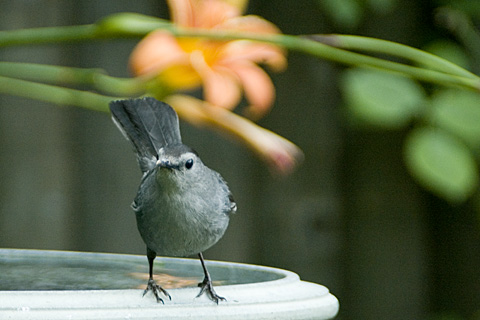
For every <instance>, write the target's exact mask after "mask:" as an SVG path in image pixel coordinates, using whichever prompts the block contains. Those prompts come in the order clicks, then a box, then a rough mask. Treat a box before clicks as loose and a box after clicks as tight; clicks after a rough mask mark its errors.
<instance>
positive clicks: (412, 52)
mask: <svg viewBox="0 0 480 320" xmlns="http://www.w3.org/2000/svg"><path fill="white" fill-rule="evenodd" d="M310 38H311V39H313V40H316V41H319V42H321V43H325V44H327V45H330V46H334V47H337V48H342V49H347V50H361V51H366V52H375V53H383V54H388V55H391V56H395V57H400V58H404V59H408V60H410V61H412V62H414V63H416V64H417V65H423V66H427V67H429V68H431V69H433V70H436V71H440V72H445V73H449V74H452V75H456V76H460V77H467V78H472V79H475V78H477V76H476V75H475V74H473V73H471V72H469V71H467V70H465V69H463V68H461V67H459V66H458V65H456V64H454V63H452V62H450V61H448V60H445V59H443V58H440V57H438V56H436V55H434V54H431V53H428V52H426V51H423V50H420V49H416V48H412V47H409V46H407V45H404V44H400V43H396V42H392V41H387V40H382V39H375V38H369V37H362V36H352V35H341V34H332V35H314V36H311V37H310Z"/></svg>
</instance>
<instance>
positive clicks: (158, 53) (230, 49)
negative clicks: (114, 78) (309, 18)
mask: <svg viewBox="0 0 480 320" xmlns="http://www.w3.org/2000/svg"><path fill="white" fill-rule="evenodd" d="M168 4H169V7H170V11H171V17H172V20H173V23H175V24H176V25H178V26H180V27H185V28H202V29H216V30H230V31H239V32H258V33H271V34H275V33H279V32H280V31H279V30H278V28H277V27H276V26H275V25H273V24H272V23H270V22H268V21H266V20H265V19H262V18H260V17H258V16H252V15H248V16H241V11H240V9H239V8H237V7H236V6H234V5H232V4H230V3H228V2H226V1H221V0H170V1H168ZM258 63H262V64H265V65H267V66H268V67H271V68H272V69H273V70H282V69H283V68H284V67H285V66H286V58H285V56H284V53H283V51H282V50H281V49H280V48H278V47H276V46H273V45H268V44H262V43H257V42H252V41H246V40H234V41H216V40H209V39H203V38H175V37H174V36H172V35H171V34H170V33H168V32H166V31H162V30H158V31H154V32H152V33H150V34H149V35H147V36H146V37H145V38H144V39H143V40H142V41H141V42H140V43H139V44H138V46H137V47H136V48H135V50H134V51H133V52H132V55H131V57H130V66H131V69H132V70H133V72H134V73H135V75H139V76H140V75H142V76H147V77H148V76H152V77H158V78H159V80H160V81H161V82H162V83H163V85H165V86H167V87H168V88H170V89H172V90H188V89H193V88H197V87H199V86H201V85H202V84H203V92H204V98H205V100H206V101H207V102H209V103H211V104H213V105H216V106H220V107H224V108H228V109H233V108H234V107H235V106H236V105H237V104H238V103H239V101H240V99H241V97H242V92H243V93H244V94H245V96H246V98H247V100H248V101H249V102H250V104H251V107H250V109H249V110H248V111H249V112H250V115H251V116H253V117H260V116H262V115H264V114H265V113H266V112H267V111H268V110H269V108H270V107H271V105H272V103H273V101H274V99H275V88H274V86H273V83H272V81H271V79H270V77H269V76H268V75H267V73H266V72H265V71H264V70H263V69H262V68H260V67H259V66H258V65H257V64H258Z"/></svg>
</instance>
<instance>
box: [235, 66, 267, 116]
mask: <svg viewBox="0 0 480 320" xmlns="http://www.w3.org/2000/svg"><path fill="white" fill-rule="evenodd" d="M230 69H231V70H233V71H234V72H235V74H236V75H237V76H238V77H239V79H240V82H241V85H242V86H243V90H244V92H245V96H246V97H247V99H248V101H249V102H250V103H251V106H250V107H249V108H248V109H247V113H248V116H249V117H250V118H253V119H259V118H261V117H263V116H264V115H265V114H266V113H267V112H268V110H269V109H270V107H271V106H272V104H273V101H274V99H275V87H274V86H273V83H272V81H271V80H270V77H269V76H268V74H267V73H266V72H265V71H263V69H262V68H260V67H258V66H257V65H256V64H254V63H241V64H240V63H239V64H236V65H230Z"/></svg>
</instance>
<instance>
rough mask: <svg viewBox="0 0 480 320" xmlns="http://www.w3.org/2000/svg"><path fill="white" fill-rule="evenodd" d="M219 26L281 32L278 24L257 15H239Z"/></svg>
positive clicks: (252, 30)
mask: <svg viewBox="0 0 480 320" xmlns="http://www.w3.org/2000/svg"><path fill="white" fill-rule="evenodd" d="M219 28H222V29H227V30H228V29H230V30H235V31H240V32H255V33H272V34H275V33H281V31H280V29H279V28H278V27H277V26H276V25H274V24H273V23H271V22H270V21H268V20H265V19H263V18H261V17H259V16H256V15H248V16H237V17H234V18H231V19H228V20H227V21H224V23H222V25H221V26H219Z"/></svg>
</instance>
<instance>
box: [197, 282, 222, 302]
mask: <svg viewBox="0 0 480 320" xmlns="http://www.w3.org/2000/svg"><path fill="white" fill-rule="evenodd" d="M198 286H199V287H200V288H201V289H200V293H199V294H198V295H197V298H198V297H200V296H201V295H202V294H204V293H205V291H206V292H207V295H208V298H209V299H210V300H212V301H213V302H215V303H216V304H218V302H219V301H220V300H222V301H227V299H225V298H224V297H221V296H219V295H218V294H217V293H216V292H215V290H214V289H213V284H212V281H211V280H210V279H208V278H205V279H203V281H202V282H200V283H199V284H198Z"/></svg>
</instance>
